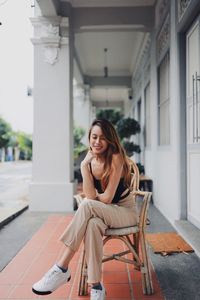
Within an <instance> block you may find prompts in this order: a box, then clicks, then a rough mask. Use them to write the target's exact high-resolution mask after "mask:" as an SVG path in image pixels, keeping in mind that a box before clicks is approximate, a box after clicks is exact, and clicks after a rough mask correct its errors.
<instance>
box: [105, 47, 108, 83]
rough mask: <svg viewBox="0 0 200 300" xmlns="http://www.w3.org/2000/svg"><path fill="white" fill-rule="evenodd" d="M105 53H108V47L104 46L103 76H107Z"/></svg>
mask: <svg viewBox="0 0 200 300" xmlns="http://www.w3.org/2000/svg"><path fill="white" fill-rule="evenodd" d="M107 53H108V49H107V48H104V77H105V78H107V77H108V64H107V59H108V58H107Z"/></svg>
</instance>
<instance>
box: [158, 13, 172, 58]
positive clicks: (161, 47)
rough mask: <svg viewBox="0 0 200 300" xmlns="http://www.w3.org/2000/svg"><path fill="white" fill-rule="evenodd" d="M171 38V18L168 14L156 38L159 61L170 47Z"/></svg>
mask: <svg viewBox="0 0 200 300" xmlns="http://www.w3.org/2000/svg"><path fill="white" fill-rule="evenodd" d="M169 39H170V18H169V14H168V15H167V17H166V19H165V22H164V24H163V26H162V28H161V30H160V33H159V34H158V37H157V40H156V55H157V61H160V59H161V58H162V56H163V54H164V53H165V51H166V50H167V49H168V48H169Z"/></svg>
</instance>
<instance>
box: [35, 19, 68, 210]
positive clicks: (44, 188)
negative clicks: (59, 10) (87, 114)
mask: <svg viewBox="0 0 200 300" xmlns="http://www.w3.org/2000/svg"><path fill="white" fill-rule="evenodd" d="M31 21H32V24H33V26H34V31H35V33H34V38H33V39H32V42H33V45H34V134H33V179H32V183H31V185H30V197H31V199H30V210H32V211H71V210H72V209H73V191H74V184H73V95H72V79H73V72H72V49H73V45H71V44H70V41H71V39H70V38H69V25H68V24H69V23H68V18H61V17H46V18H45V17H36V18H32V19H31Z"/></svg>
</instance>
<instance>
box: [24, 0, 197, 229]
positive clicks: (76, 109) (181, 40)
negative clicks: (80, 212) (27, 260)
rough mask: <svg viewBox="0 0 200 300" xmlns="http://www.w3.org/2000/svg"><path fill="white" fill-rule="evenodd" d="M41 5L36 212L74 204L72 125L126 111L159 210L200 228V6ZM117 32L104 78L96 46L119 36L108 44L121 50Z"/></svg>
mask: <svg viewBox="0 0 200 300" xmlns="http://www.w3.org/2000/svg"><path fill="white" fill-rule="evenodd" d="M35 2H36V7H35V17H34V18H32V20H31V21H32V24H33V26H34V32H35V33H34V37H33V38H32V41H33V45H34V61H35V63H34V66H35V71H34V72H35V74H34V75H35V76H34V78H35V80H34V141H33V143H34V145H33V182H32V184H31V204H30V208H31V209H32V210H50V211H69V210H71V209H72V207H73V193H74V190H75V184H74V179H73V130H72V129H73V124H74V123H75V124H76V125H79V126H82V127H84V128H85V129H86V130H87V129H88V128H89V124H90V122H91V120H92V119H93V118H94V116H95V110H96V108H98V107H105V106H109V107H119V108H120V109H122V110H123V112H124V114H125V115H126V116H132V117H134V118H135V119H137V120H138V121H139V122H140V124H141V128H142V130H141V133H140V134H139V135H138V136H137V141H138V142H139V143H140V146H141V148H142V152H141V154H140V156H139V157H136V159H137V160H140V161H141V162H142V163H143V164H144V166H145V171H146V174H147V175H148V176H150V177H151V178H152V180H153V199H154V204H155V206H156V207H157V208H158V209H159V210H160V211H161V213H162V214H163V215H164V216H165V217H166V218H167V219H168V220H169V221H170V222H171V223H172V225H174V224H175V223H176V221H179V220H186V221H187V222H189V223H190V224H192V225H194V226H195V228H198V229H200V199H199V193H198V190H199V186H198V185H199V182H200V67H199V64H200V2H199V1H198V0H188V1H186V0H182V1H181V0H171V1H167V0H158V1H153V0H152V1H151V0H150V1H145V0H144V1H143V0H142V1H137V0H134V1H128V0H127V1H126V0H125V1H115V0H110V1H96V0H95V1H84V0H83V1H79V0H71V1H53V0H44V1H35ZM138 15H139V17H138ZM123 17H125V18H123ZM119 28H120V29H119ZM116 32H120V33H121V35H120V38H119V35H118V36H117V38H116V40H120V39H122V37H125V34H126V37H127V40H124V41H126V42H124V43H123V41H122V40H120V41H121V44H120V45H121V46H123V47H124V48H120V50H119V51H120V52H118V54H117V55H118V56H117V58H116V56H115V53H114V51H113V54H110V56H109V57H104V61H103V67H105V66H106V67H107V68H108V72H109V76H105V75H106V74H104V76H102V75H101V73H100V69H96V70H94V69H92V67H93V66H95V64H93V65H92V64H90V63H92V62H96V63H97V64H96V66H98V59H99V55H98V54H99V53H100V52H98V49H97V48H95V46H96V44H97V43H99V44H98V47H99V48H101V43H103V38H106V37H107V36H108V37H109V36H111V35H112V38H113V40H112V39H110V41H112V44H111V45H110V46H109V47H110V48H108V50H109V49H112V45H113V48H115V50H116V51H117V48H119V45H118V44H116V45H117V46H116V45H114V43H115V42H114V36H115V34H116ZM100 33H102V36H100ZM108 33H109V34H110V35H108ZM130 33H131V34H132V35H130ZM95 37H100V38H102V40H101V39H100V40H99V41H98V40H95V39H94V38H95ZM130 37H131V38H133V44H129V43H131V42H132V40H131V38H130ZM88 38H90V40H89V39H88ZM88 41H93V43H91V44H90V45H89V42H88ZM100 42H101V43H100ZM106 43H107V44H106ZM106 43H105V44H104V45H102V49H105V48H103V47H105V45H109V38H107V41H106ZM87 45H88V48H87V47H86V46H87ZM83 46H84V47H83ZM131 47H132V48H131ZM102 49H101V50H102ZM106 49H107V48H106ZM92 51H93V52H92ZM95 51H96V52H95ZM123 51H124V53H123ZM126 51H130V52H131V51H132V61H130V60H129V61H128V63H127V61H126V60H125V59H127V57H129V56H128V55H129V54H128V53H129V52H126ZM109 53H110V52H109V51H108V52H107V54H109ZM120 53H121V54H120ZM96 54H97V55H96ZM82 55H83V56H82ZM84 55H85V56H84ZM108 58H109V60H108ZM114 58H115V61H114ZM106 59H107V61H106ZM100 63H101V62H100ZM109 63H110V67H109ZM118 63H121V64H122V63H123V64H124V65H120V72H119V73H117V70H116V69H115V66H117V64H118ZM126 65H128V67H127V66H126ZM129 66H131V67H129ZM126 68H127V69H126ZM118 69H119V68H118ZM126 70H128V71H126ZM95 72H96V73H95ZM99 74H100V75H99ZM106 77H108V78H106ZM73 80H74V81H73ZM74 87H76V88H74ZM73 91H74V95H73ZM130 93H131V96H130ZM108 98H109V99H108ZM108 100H109V101H108ZM108 104H109V105H108Z"/></svg>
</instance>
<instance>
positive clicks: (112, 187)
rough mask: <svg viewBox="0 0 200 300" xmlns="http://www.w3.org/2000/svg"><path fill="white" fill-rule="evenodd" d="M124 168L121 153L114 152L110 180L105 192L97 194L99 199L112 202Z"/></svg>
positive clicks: (107, 202)
mask: <svg viewBox="0 0 200 300" xmlns="http://www.w3.org/2000/svg"><path fill="white" fill-rule="evenodd" d="M122 170H123V164H122V159H121V157H120V155H119V154H114V155H113V158H112V165H111V174H110V178H109V182H108V185H107V187H106V189H105V191H104V193H102V194H98V195H97V197H98V200H99V201H101V202H103V203H106V204H109V203H111V202H112V199H113V198H114V195H115V192H116V190H117V186H118V184H119V181H120V178H121V176H122Z"/></svg>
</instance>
